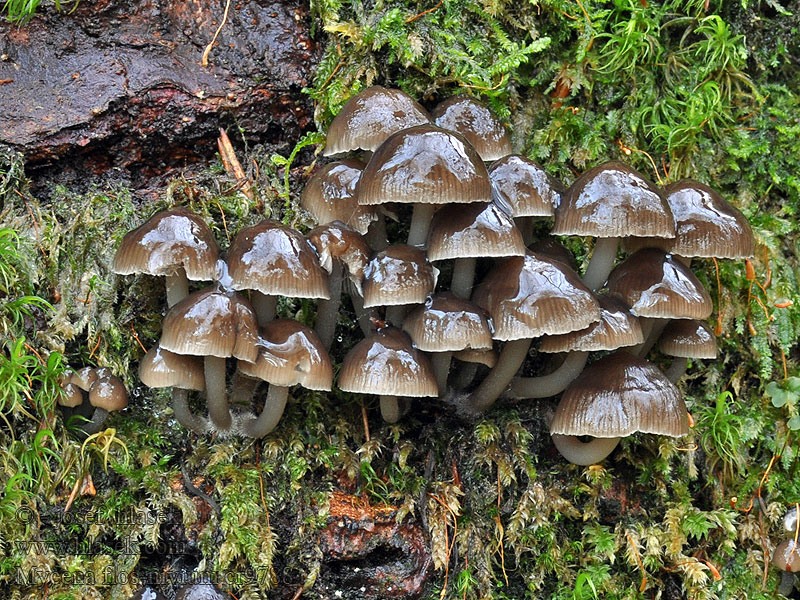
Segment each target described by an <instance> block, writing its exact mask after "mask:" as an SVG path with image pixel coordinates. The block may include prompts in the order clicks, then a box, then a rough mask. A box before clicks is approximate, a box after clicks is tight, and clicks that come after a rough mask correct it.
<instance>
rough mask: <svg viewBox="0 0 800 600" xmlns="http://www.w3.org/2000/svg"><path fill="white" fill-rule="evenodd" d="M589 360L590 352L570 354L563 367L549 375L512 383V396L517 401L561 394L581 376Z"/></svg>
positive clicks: (519, 379) (520, 378)
mask: <svg viewBox="0 0 800 600" xmlns="http://www.w3.org/2000/svg"><path fill="white" fill-rule="evenodd" d="M588 358H589V353H588V352H579V351H575V352H570V353H569V354H567V358H565V359H564V362H563V363H561V366H560V367H558V368H557V369H556V370H555V371H553V372H552V373H550V374H548V375H542V376H540V377H517V378H516V379H515V380H514V381H513V382H512V383H511V396H512V397H513V398H517V399H523V398H549V397H550V396H555V395H557V394H560V393H561V392H563V391H564V390H565V389H567V386H569V384H570V383H572V381H573V380H574V379H575V378H576V377H577V376H578V375H580V374H581V371H583V367H585V366H586V360H587V359H588Z"/></svg>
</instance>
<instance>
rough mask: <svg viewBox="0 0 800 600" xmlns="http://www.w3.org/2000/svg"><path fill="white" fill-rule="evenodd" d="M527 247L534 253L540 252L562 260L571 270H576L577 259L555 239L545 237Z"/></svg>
mask: <svg viewBox="0 0 800 600" xmlns="http://www.w3.org/2000/svg"><path fill="white" fill-rule="evenodd" d="M528 249H529V250H530V251H531V252H533V253H534V254H542V255H544V256H549V257H550V258H552V259H553V260H557V261H559V262H562V263H564V264H565V265H567V266H568V267H569V268H570V269H572V270H573V271H577V270H578V261H577V260H575V256H574V255H573V254H572V252H570V250H569V248H567V247H566V246H565V245H564V244H562V243H561V242H559V241H558V240H556V239H553V238H551V237H546V238H542V239H540V240H536V241H535V242H533V243H532V244H531V245H530V246H528Z"/></svg>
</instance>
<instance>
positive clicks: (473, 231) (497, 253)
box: [427, 202, 525, 260]
mask: <svg viewBox="0 0 800 600" xmlns="http://www.w3.org/2000/svg"><path fill="white" fill-rule="evenodd" d="M427 245H428V258H429V260H446V259H451V258H479V257H501V256H522V255H523V254H525V242H523V241H522V234H521V233H520V231H519V229H517V226H516V225H515V224H514V220H513V219H512V218H511V217H509V216H508V215H507V214H506V213H504V212H503V211H502V210H500V209H499V208H498V207H497V205H495V204H494V203H491V202H490V203H488V204H484V203H482V202H476V203H474V204H468V205H467V206H463V205H459V204H454V205H451V206H445V207H443V208H441V209H439V210H438V211H437V212H436V214H434V216H433V220H432V221H431V227H430V230H429V232H428V244H427Z"/></svg>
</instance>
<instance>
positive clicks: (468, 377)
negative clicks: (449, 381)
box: [439, 362, 478, 395]
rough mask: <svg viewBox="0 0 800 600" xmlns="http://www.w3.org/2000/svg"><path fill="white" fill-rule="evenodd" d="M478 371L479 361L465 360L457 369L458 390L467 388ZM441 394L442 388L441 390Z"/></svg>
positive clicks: (456, 382)
mask: <svg viewBox="0 0 800 600" xmlns="http://www.w3.org/2000/svg"><path fill="white" fill-rule="evenodd" d="M477 372H478V363H471V362H463V363H461V365H460V366H459V367H458V369H457V370H456V373H455V375H453V377H454V378H455V387H456V389H458V390H465V389H467V388H468V387H469V386H470V384H471V383H472V381H473V380H474V379H475V374H476V373H477ZM439 393H440V395H441V390H439Z"/></svg>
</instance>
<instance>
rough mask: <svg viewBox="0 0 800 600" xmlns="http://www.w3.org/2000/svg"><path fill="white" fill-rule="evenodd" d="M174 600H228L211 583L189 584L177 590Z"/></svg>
mask: <svg viewBox="0 0 800 600" xmlns="http://www.w3.org/2000/svg"><path fill="white" fill-rule="evenodd" d="M175 600H229V599H228V596H227V595H226V594H223V593H222V592H220V591H219V589H217V586H215V585H214V584H213V583H189V584H186V585H185V586H183V587H182V588H181V589H179V590H178V593H177V594H176V595H175Z"/></svg>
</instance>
